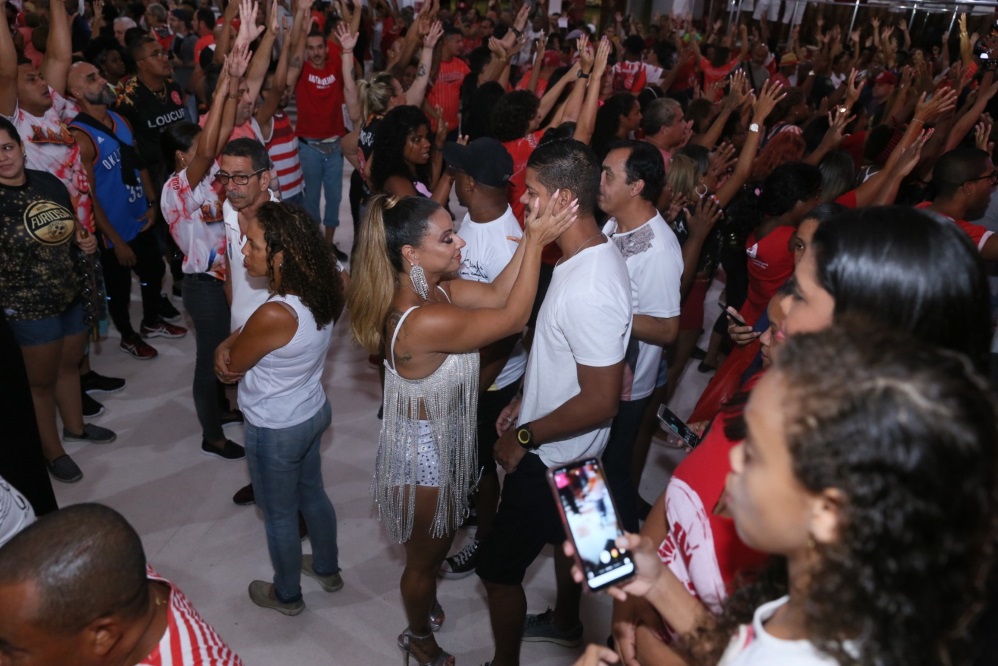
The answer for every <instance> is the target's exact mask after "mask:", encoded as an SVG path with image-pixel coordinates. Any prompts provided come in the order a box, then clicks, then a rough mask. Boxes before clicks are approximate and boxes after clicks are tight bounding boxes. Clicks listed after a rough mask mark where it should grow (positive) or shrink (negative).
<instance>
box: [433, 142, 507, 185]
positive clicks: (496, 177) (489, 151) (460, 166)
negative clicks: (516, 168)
mask: <svg viewBox="0 0 998 666" xmlns="http://www.w3.org/2000/svg"><path fill="white" fill-rule="evenodd" d="M444 159H445V160H447V164H449V165H450V166H451V167H453V168H454V169H457V170H458V171H461V172H464V173H466V174H468V175H469V176H471V177H472V178H473V179H474V180H475V182H478V183H481V184H482V185H488V186H489V187H505V186H506V185H507V184H508V183H509V179H510V177H511V176H512V175H513V158H512V157H510V155H509V152H508V151H507V150H506V149H505V148H504V147H503V145H502V144H501V143H499V142H498V141H496V140H495V139H493V138H492V137H489V136H483V137H481V138H478V139H475V140H474V141H472V142H471V143H469V144H468V145H467V146H462V145H461V144H459V143H455V142H453V141H448V142H447V144H446V145H445V146H444Z"/></svg>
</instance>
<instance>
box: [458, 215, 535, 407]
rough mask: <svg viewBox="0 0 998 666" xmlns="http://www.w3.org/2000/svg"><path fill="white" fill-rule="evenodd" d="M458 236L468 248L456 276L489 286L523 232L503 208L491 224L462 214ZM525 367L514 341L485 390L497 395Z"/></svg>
mask: <svg viewBox="0 0 998 666" xmlns="http://www.w3.org/2000/svg"><path fill="white" fill-rule="evenodd" d="M460 234H461V238H462V239H464V242H465V243H467V244H466V245H465V246H464V247H463V248H462V249H461V257H462V259H461V269H460V270H459V271H458V274H459V275H460V276H461V277H462V278H464V279H465V280H474V281H476V282H492V281H493V280H495V279H496V278H497V277H499V274H500V273H502V271H503V269H504V268H506V264H508V263H509V260H510V259H512V258H513V255H514V254H515V253H516V248H517V246H518V245H519V244H520V238H522V237H523V230H522V229H520V223H519V222H517V221H516V216H515V215H513V209H512V208H510V207H509V206H506V212H505V213H503V214H502V216H501V217H499V218H498V219H496V220H492V221H491V222H472V221H471V214H470V213H469V214H465V216H464V220H463V221H462V222H461V230H460ZM526 367H527V352H526V351H524V349H523V344H522V343H521V341H520V340H517V342H516V345H515V346H514V347H513V351H512V352H511V353H510V355H509V359H508V360H507V361H506V365H505V366H504V367H503V369H502V372H500V373H499V376H498V377H496V381H495V382H494V383H493V384H492V386H490V387H488V390H490V391H496V390H499V389H501V388H505V387H507V386H509V385H510V384H512V383H513V382H515V381H517V380H518V379H520V377H522V376H523V370H524V368H526Z"/></svg>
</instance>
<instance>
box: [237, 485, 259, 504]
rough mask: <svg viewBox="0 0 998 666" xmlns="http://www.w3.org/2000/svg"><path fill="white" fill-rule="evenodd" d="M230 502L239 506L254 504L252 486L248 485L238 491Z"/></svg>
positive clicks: (254, 498)
mask: <svg viewBox="0 0 998 666" xmlns="http://www.w3.org/2000/svg"><path fill="white" fill-rule="evenodd" d="M232 501H233V502H235V503H236V504H238V505H239V506H249V505H250V504H256V497H255V496H254V495H253V484H252V483H248V484H246V485H245V486H243V487H242V488H240V489H239V490H237V491H236V494H235V495H233V496H232Z"/></svg>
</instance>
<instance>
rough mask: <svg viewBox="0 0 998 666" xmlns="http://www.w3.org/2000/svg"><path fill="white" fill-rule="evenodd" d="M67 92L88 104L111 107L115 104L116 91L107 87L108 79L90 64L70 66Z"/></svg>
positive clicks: (82, 63)
mask: <svg viewBox="0 0 998 666" xmlns="http://www.w3.org/2000/svg"><path fill="white" fill-rule="evenodd" d="M66 92H68V93H69V94H70V95H71V96H72V97H73V98H75V99H76V100H78V101H80V102H84V101H85V102H87V103H88V104H96V105H103V106H111V105H112V104H114V102H115V94H114V91H113V90H112V89H111V87H110V86H108V85H107V79H105V78H104V77H103V76H102V75H101V73H100V70H99V69H97V68H96V67H94V66H93V65H91V64H90V63H89V62H76V63H73V65H72V66H70V68H69V75H68V76H67V77H66Z"/></svg>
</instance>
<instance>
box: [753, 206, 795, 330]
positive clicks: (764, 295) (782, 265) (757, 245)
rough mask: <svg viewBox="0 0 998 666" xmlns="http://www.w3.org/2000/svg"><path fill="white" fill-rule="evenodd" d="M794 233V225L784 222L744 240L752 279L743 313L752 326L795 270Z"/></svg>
mask: <svg viewBox="0 0 998 666" xmlns="http://www.w3.org/2000/svg"><path fill="white" fill-rule="evenodd" d="M793 235H794V227H792V226H787V225H784V226H779V227H776V228H775V229H773V230H772V231H770V232H769V234H768V235H767V236H766V237H765V238H763V239H762V240H758V241H757V240H756V238H755V232H754V231H753V232H752V233H751V234H749V237H748V240H746V241H745V253H746V254H748V276H749V282H748V296H747V297H746V298H745V304H744V305H743V306H742V309H741V310H740V313H741V315H742V317H744V318H745V323H746V324H748V325H749V326H753V325H754V324H755V322H756V320H757V319H758V318H759V317H760V316H761V315H762V313H763V312H765V310H766V308H767V307H769V301H770V299H772V298H773V294H775V293H776V291H777V290H778V289H779V288H780V287H782V286H783V283H785V282H786V281H787V280H788V279H789V278H790V276H791V275H793V273H794V255H793V253H792V252H791V251H790V237H791V236H793Z"/></svg>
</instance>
